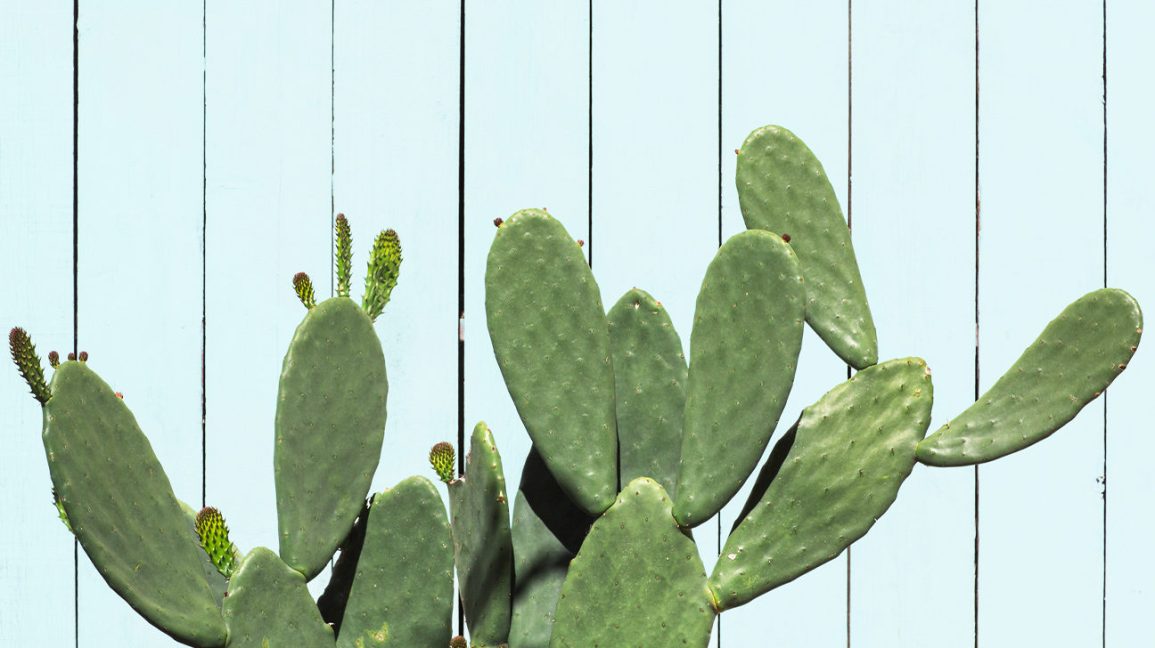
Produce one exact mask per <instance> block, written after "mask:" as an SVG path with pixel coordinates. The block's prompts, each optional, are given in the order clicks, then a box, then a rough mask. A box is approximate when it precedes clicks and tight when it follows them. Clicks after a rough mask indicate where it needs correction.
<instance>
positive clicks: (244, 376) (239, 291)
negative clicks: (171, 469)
mask: <svg viewBox="0 0 1155 648" xmlns="http://www.w3.org/2000/svg"><path fill="white" fill-rule="evenodd" d="M207 13H208V16H207V29H208V34H207V41H208V45H207V49H208V78H207V125H208V133H207V149H208V150H207V162H208V167H207V168H208V189H207V198H208V224H207V248H208V249H207V252H208V263H207V281H206V284H207V299H208V312H207V326H208V344H207V350H206V362H207V381H208V423H207V426H208V440H207V467H206V468H207V501H208V503H209V504H210V505H213V506H217V507H219V508H221V510H222V511H223V512H224V514H225V516H226V518H227V519H228V521H229V525H230V528H231V530H232V535H233V539H234V541H235V542H236V543H237V544H238V545H239V546H240V547H241V548H242V550H244V551H248V550H250V549H252V548H253V547H254V546H257V545H261V546H266V547H270V548H272V549H273V550H276V549H277V547H278V543H277V510H276V499H275V488H274V485H273V417H274V413H275V411H276V395H277V381H278V377H279V376H280V373H281V362H282V359H283V358H284V354H285V351H286V349H287V348H288V344H289V341H290V340H291V339H292V335H293V331H294V330H295V329H296V327H297V324H298V323H300V321H301V318H302V317H303V316H304V314H305V311H304V308H303V307H302V306H301V304H300V302H298V301H297V298H296V296H295V295H294V294H293V288H292V277H293V275H294V274H295V273H296V272H298V271H305V272H308V273H309V274H310V276H312V277H313V278H314V281H315V284H316V285H317V288H318V290H317V292H318V297H320V298H324V297H328V296H329V286H328V283H329V282H328V281H327V280H326V278H327V277H328V276H329V274H330V242H331V235H330V223H331V214H330V152H331V147H330V123H331V122H330V120H331V114H330V96H331V95H330V74H329V71H330V58H329V56H330V28H331V26H330V7H329V4H328V3H314V4H310V5H308V6H304V5H296V6H293V7H288V6H284V5H282V4H281V3H278V2H273V1H267V2H257V3H247V4H245V5H244V6H239V5H234V4H232V3H227V2H210V3H209V4H208V10H207ZM361 242H362V244H364V243H365V241H364V240H362V241H361ZM363 254H364V253H363V252H362V255H363ZM359 258H360V259H361V260H364V259H365V257H364V256H361V257H359ZM324 581H325V575H324V574H322V576H321V577H320V578H318V579H316V580H314V581H313V582H312V583H311V588H312V589H313V590H314V592H315V593H316V591H317V590H318V589H319V588H320V585H321V584H322V583H323V582H324Z"/></svg>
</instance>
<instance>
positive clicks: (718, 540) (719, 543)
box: [714, 0, 722, 648]
mask: <svg viewBox="0 0 1155 648" xmlns="http://www.w3.org/2000/svg"><path fill="white" fill-rule="evenodd" d="M718 247H722V0H718ZM714 540H715V543H716V546H717V548H718V551H717V553H716V555H718V556H720V555H722V513H721V512H719V513H718V528H717V533H716V536H715V538H714ZM715 623H716V624H717V628H718V644H717V645H718V648H722V615H721V614H719V615H718V616H717V619H716V621H715Z"/></svg>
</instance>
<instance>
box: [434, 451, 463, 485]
mask: <svg viewBox="0 0 1155 648" xmlns="http://www.w3.org/2000/svg"><path fill="white" fill-rule="evenodd" d="M456 455H457V453H456V451H454V449H453V445H451V444H450V443H448V442H446V441H441V442H439V443H437V444H436V445H434V446H433V448H432V449H431V450H430V451H429V464H430V465H431V466H433V470H434V471H435V472H436V473H437V477H438V478H439V479H440V480H441V481H443V482H445V483H446V484H448V483H449V482H451V481H453V466H454V460H455V459H456Z"/></svg>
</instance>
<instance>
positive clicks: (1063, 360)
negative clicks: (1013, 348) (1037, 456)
mask: <svg viewBox="0 0 1155 648" xmlns="http://www.w3.org/2000/svg"><path fill="white" fill-rule="evenodd" d="M1142 334H1143V313H1142V312H1140V310H1139V304H1138V303H1137V302H1136V301H1135V299H1134V298H1133V297H1132V296H1131V295H1129V294H1127V293H1125V292H1123V291H1122V290H1117V289H1114V288H1103V289H1101V290H1096V291H1094V292H1091V293H1088V294H1086V295H1084V296H1083V297H1080V298H1079V299H1078V300H1076V301H1075V302H1074V303H1072V304H1071V305H1070V306H1067V308H1065V309H1064V310H1063V312H1062V313H1060V314H1059V316H1058V317H1056V318H1055V319H1054V320H1053V321H1052V322H1051V323H1050V324H1048V325H1047V328H1045V329H1043V333H1042V334H1041V335H1039V338H1038V339H1037V340H1035V342H1034V343H1033V344H1031V346H1029V347H1027V350H1026V351H1024V352H1023V355H1022V356H1020V357H1019V359H1018V360H1016V361H1015V364H1013V365H1012V366H1011V368H1010V369H1009V370H1007V372H1006V373H1005V374H1003V376H1002V377H1001V378H999V380H998V382H996V383H995V384H994V386H992V387H991V388H990V389H989V390H987V392H986V393H985V394H983V395H982V397H981V398H979V399H978V401H976V402H975V404H974V405H972V406H971V407H969V408H967V410H966V411H964V412H963V413H962V414H959V415H958V416H957V417H955V418H954V419H953V420H952V421H951V422H949V423H947V424H946V425H944V426H942V427H941V428H939V429H938V430H937V431H935V433H934V434H932V435H930V436H928V437H927V438H926V439H925V440H924V441H923V442H922V443H920V444H918V460H919V461H920V462H922V463H924V464H927V465H931V466H969V465H972V464H979V463H983V462H986V461H991V460H994V459H998V458H999V457H1004V456H1006V455H1009V454H1011V453H1012V452H1017V451H1019V450H1022V449H1023V448H1025V447H1027V446H1029V445H1031V444H1033V443H1037V442H1039V441H1042V440H1043V439H1045V438H1047V437H1048V436H1050V435H1051V434H1052V433H1053V432H1055V430H1058V429H1059V428H1060V427H1062V426H1064V425H1066V424H1067V422H1068V421H1070V420H1071V419H1073V418H1075V415H1076V414H1078V413H1079V411H1080V410H1082V409H1083V407H1084V406H1086V405H1087V403H1089V402H1091V401H1092V400H1094V399H1095V398H1096V397H1098V396H1099V394H1101V393H1102V392H1103V390H1104V389H1106V388H1107V385H1110V384H1111V381H1113V380H1115V377H1116V376H1118V375H1119V374H1120V373H1122V372H1123V369H1125V368H1126V367H1127V363H1128V362H1130V361H1131V356H1132V355H1133V354H1134V353H1135V350H1136V348H1138V346H1139V338H1140V336H1142Z"/></svg>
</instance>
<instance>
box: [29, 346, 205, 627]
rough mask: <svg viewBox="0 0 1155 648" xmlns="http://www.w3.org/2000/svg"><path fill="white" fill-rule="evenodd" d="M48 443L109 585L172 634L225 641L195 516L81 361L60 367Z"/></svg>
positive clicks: (57, 476) (47, 420) (73, 517)
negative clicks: (195, 529)
mask: <svg viewBox="0 0 1155 648" xmlns="http://www.w3.org/2000/svg"><path fill="white" fill-rule="evenodd" d="M44 450H45V452H46V453H47V455H48V468H49V472H50V473H51V474H52V484H53V486H54V487H55V488H56V494H57V495H58V496H59V498H60V501H61V502H62V503H63V505H64V509H65V511H66V512H67V513H68V519H69V522H70V523H71V525H72V530H73V532H74V533H75V534H76V537H77V539H79V540H80V544H81V546H83V547H84V551H85V553H87V554H88V556H89V558H91V559H92V563H93V565H95V566H96V569H97V571H99V572H100V575H101V576H103V577H104V580H105V581H107V582H108V585H109V587H111V588H112V589H113V591H115V592H116V593H117V594H119V595H120V596H121V598H123V599H124V600H125V601H127V602H128V604H129V605H131V606H132V607H133V609H135V610H136V611H137V612H139V613H140V614H141V616H143V617H144V618H145V619H147V620H148V622H149V623H151V624H153V625H155V626H156V627H157V628H159V629H161V630H163V631H164V632H166V633H167V634H169V635H170V636H172V637H173V638H175V639H177V640H179V641H181V642H183V643H186V644H191V645H195V646H220V645H222V644H223V643H224V641H225V624H224V620H223V619H222V618H221V611H220V608H219V607H218V606H217V602H216V600H215V597H214V595H213V593H212V591H211V590H210V589H209V584H208V581H207V580H206V576H205V571H204V568H203V567H202V558H203V557H204V552H203V551H202V550H201V548H200V546H199V545H198V544H197V538H196V534H195V533H194V532H193V530H192V526H191V525H190V523H189V519H188V517H186V515H185V513H184V510H183V509H182V508H181V505H180V503H179V502H178V501H177V499H176V497H175V496H174V495H173V492H172V486H171V485H170V484H169V481H168V477H167V476H166V475H165V473H164V468H162V467H161V465H160V462H159V461H158V460H157V458H156V455H155V454H154V453H153V451H152V445H151V444H149V442H148V439H147V438H146V437H145V436H144V433H143V432H141V430H140V427H139V426H138V425H137V423H136V419H135V418H134V417H133V415H132V412H130V411H129V409H128V407H127V406H126V405H125V404H124V401H123V400H122V399H120V398H118V397H117V396H116V394H115V393H114V392H113V391H112V389H111V388H110V387H109V386H108V385H107V384H105V382H104V381H103V380H101V379H100V377H99V376H97V375H96V374H95V373H94V372H93V371H92V370H91V369H89V368H88V366H87V365H86V364H85V363H82V362H66V363H64V364H61V365H60V366H59V367H58V368H57V370H56V375H55V376H54V377H53V379H52V397H51V398H49V399H48V402H47V403H46V404H45V405H44Z"/></svg>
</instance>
